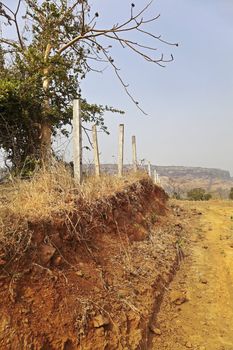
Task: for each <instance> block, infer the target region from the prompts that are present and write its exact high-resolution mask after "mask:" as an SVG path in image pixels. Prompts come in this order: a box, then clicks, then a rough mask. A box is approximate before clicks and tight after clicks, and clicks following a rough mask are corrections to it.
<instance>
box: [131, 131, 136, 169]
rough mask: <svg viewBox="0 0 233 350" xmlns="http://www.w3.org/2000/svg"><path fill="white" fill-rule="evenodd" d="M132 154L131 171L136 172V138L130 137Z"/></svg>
mask: <svg viewBox="0 0 233 350" xmlns="http://www.w3.org/2000/svg"><path fill="white" fill-rule="evenodd" d="M132 152H133V171H134V172H136V171H137V146H136V136H132Z"/></svg>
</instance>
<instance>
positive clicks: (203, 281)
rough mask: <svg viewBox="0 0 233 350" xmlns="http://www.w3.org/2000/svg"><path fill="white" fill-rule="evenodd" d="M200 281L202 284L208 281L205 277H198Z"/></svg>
mask: <svg viewBox="0 0 233 350" xmlns="http://www.w3.org/2000/svg"><path fill="white" fill-rule="evenodd" d="M200 282H201V283H202V284H207V283H208V281H207V279H205V278H200Z"/></svg>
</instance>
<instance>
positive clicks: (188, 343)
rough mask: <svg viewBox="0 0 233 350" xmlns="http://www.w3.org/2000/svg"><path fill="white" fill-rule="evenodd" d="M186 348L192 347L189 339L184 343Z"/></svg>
mask: <svg viewBox="0 0 233 350" xmlns="http://www.w3.org/2000/svg"><path fill="white" fill-rule="evenodd" d="M185 346H186V348H188V349H191V348H192V344H191V343H190V341H188V342H187V343H186V344H185Z"/></svg>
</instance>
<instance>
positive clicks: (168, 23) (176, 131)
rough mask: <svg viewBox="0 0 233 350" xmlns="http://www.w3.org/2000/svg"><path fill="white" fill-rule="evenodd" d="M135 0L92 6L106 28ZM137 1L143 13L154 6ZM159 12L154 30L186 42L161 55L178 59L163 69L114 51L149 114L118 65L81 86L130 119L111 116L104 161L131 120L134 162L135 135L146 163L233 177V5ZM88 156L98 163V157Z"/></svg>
mask: <svg viewBox="0 0 233 350" xmlns="http://www.w3.org/2000/svg"><path fill="white" fill-rule="evenodd" d="M8 2H9V5H10V4H13V3H14V2H15V1H13V0H8V1H6V3H7V4H8ZM131 2H132V1H128V0H92V1H91V3H92V4H93V7H94V8H95V9H96V10H98V12H99V14H100V17H99V20H100V23H101V26H102V27H103V26H106V25H111V24H113V23H116V22H118V21H120V19H125V18H126V16H127V14H128V10H129V9H130V4H131ZM134 3H135V5H136V8H139V7H141V6H143V5H144V4H146V3H147V1H145V0H135V1H134ZM154 13H155V14H158V13H160V14H161V17H160V19H159V20H157V21H156V22H154V23H153V24H152V25H150V26H149V29H150V30H151V31H153V32H154V33H156V34H162V36H163V37H164V38H165V39H166V40H169V41H172V42H178V43H179V48H176V47H171V46H169V47H167V46H166V45H160V44H159V43H158V48H159V50H158V53H159V52H164V53H165V54H170V53H173V55H174V58H175V60H174V62H172V63H170V64H168V65H167V67H166V68H160V67H158V66H156V65H153V64H151V63H148V62H146V61H143V60H142V58H139V57H137V55H135V54H134V53H132V52H129V51H128V50H127V49H121V47H120V46H116V47H115V48H114V52H113V57H114V58H115V62H116V63H117V64H118V66H120V67H121V74H122V76H123V77H124V78H125V80H126V81H127V82H128V83H129V84H130V91H131V92H132V94H133V96H134V97H135V98H136V99H137V100H138V101H139V102H140V105H141V106H142V107H143V108H144V109H145V111H146V112H147V113H148V116H144V115H143V114H142V113H141V112H140V111H139V110H138V109H137V108H136V106H135V105H134V104H133V103H132V102H131V101H130V100H129V98H128V96H127V95H126V94H125V92H124V90H123V88H122V87H121V85H120V84H119V82H118V80H117V79H116V77H115V75H114V72H113V71H112V70H111V68H108V69H107V70H106V71H105V72H104V74H97V73H90V74H89V76H88V77H87V79H86V81H85V82H84V83H83V85H82V89H83V95H84V96H85V97H86V98H87V99H88V100H89V102H93V103H101V104H104V105H105V104H108V105H112V106H114V107H117V108H120V109H124V110H125V112H126V114H125V116H123V117H122V116H119V115H111V114H109V115H106V124H107V125H108V127H109V130H110V132H111V135H110V136H107V135H102V134H101V135H100V151H101V161H102V162H112V161H116V156H117V137H118V135H117V133H118V124H119V123H124V124H125V133H126V144H125V147H126V149H125V157H126V162H130V161H131V144H130V142H131V136H132V135H136V137H137V148H138V158H139V159H143V158H145V159H147V160H150V161H151V162H152V163H153V164H157V165H187V166H205V167H218V168H223V169H228V170H230V171H231V173H232V174H233V152H232V151H233V137H232V136H233V118H232V114H233V59H232V57H233V1H232V0H155V1H154V3H153V4H152V6H151V8H150V11H149V16H150V15H153V14H154ZM133 38H134V39H135V40H137V38H138V36H137V35H135V36H133ZM67 153H69V147H68V151H67ZM85 159H86V160H88V159H90V160H92V154H91V153H89V154H86V155H85Z"/></svg>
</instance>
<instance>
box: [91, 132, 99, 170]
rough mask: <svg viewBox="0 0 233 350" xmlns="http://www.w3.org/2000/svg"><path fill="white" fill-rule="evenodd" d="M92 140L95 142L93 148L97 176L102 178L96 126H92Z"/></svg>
mask: <svg viewBox="0 0 233 350" xmlns="http://www.w3.org/2000/svg"><path fill="white" fill-rule="evenodd" d="M92 140H93V148H94V162H95V175H96V176H100V158H99V145H98V137H97V128H96V125H93V126H92Z"/></svg>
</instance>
